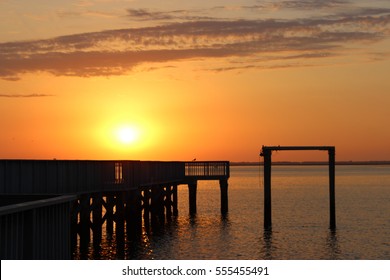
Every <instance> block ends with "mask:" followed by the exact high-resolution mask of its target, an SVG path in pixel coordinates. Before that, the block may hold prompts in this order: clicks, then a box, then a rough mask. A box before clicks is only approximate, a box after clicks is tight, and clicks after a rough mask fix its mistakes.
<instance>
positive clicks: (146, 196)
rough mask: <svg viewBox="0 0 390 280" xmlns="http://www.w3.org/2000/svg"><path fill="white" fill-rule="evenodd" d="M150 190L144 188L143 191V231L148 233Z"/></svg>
mask: <svg viewBox="0 0 390 280" xmlns="http://www.w3.org/2000/svg"><path fill="white" fill-rule="evenodd" d="M150 196H151V195H150V189H149V188H144V190H143V198H142V201H143V203H142V204H143V206H142V207H143V210H144V214H143V218H144V226H145V230H146V231H149V230H150Z"/></svg>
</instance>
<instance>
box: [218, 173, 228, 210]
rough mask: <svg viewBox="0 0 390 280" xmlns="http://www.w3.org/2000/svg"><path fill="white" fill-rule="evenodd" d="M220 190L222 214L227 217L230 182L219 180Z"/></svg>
mask: <svg viewBox="0 0 390 280" xmlns="http://www.w3.org/2000/svg"><path fill="white" fill-rule="evenodd" d="M219 188H220V190H221V214H222V215H225V214H227V212H228V209H229V206H228V181H227V180H225V179H224V180H219Z"/></svg>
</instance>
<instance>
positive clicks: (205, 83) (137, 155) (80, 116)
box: [0, 0, 390, 161]
mask: <svg viewBox="0 0 390 280" xmlns="http://www.w3.org/2000/svg"><path fill="white" fill-rule="evenodd" d="M183 2H184V3H183ZM0 22H1V24H0V112H1V113H0V114H1V119H0V124H1V128H2V133H1V136H0V158H38V159H50V158H58V159H140V160H192V159H193V158H197V160H231V161H257V160H258V154H259V151H260V149H261V146H262V145H334V146H336V159H337V160H390V146H389V143H390V129H389V125H390V109H389V108H390V75H389V73H390V2H389V1H387V0H386V1H385V0H375V1H344V0H328V1H320V0H317V1H316V0H312V1H310V0H301V1H299V0H285V1H256V0H251V1H249V0H248V1H217V0H209V1H150V0H142V1H138V0H133V1H132V0H128V1H119V0H96V1H88V0H85V1H62V0H61V1H43V0H38V1H8V0H3V1H0ZM123 131H125V132H123ZM123 134H125V136H123ZM326 158H327V155H326V153H321V152H313V153H296V152H295V153H291V152H279V153H277V154H276V156H274V157H273V160H325V159H326Z"/></svg>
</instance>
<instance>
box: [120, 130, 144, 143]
mask: <svg viewBox="0 0 390 280" xmlns="http://www.w3.org/2000/svg"><path fill="white" fill-rule="evenodd" d="M117 137H118V141H119V142H121V143H122V144H131V143H134V142H135V141H137V139H138V137H139V131H138V130H137V129H136V128H135V127H130V126H124V127H120V128H118V130H117Z"/></svg>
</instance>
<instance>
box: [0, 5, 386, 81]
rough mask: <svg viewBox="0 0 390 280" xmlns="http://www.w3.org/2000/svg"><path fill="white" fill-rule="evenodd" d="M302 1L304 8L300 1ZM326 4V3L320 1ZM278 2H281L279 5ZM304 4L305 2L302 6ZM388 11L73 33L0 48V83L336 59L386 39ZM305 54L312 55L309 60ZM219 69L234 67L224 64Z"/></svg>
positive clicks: (158, 15) (145, 14) (151, 15)
mask: <svg viewBox="0 0 390 280" xmlns="http://www.w3.org/2000/svg"><path fill="white" fill-rule="evenodd" d="M285 2H288V4H287V3H285V4H284V5H293V6H294V7H298V2H299V4H300V5H309V4H308V3H309V2H310V5H312V6H316V7H324V6H327V5H342V4H346V3H347V2H346V1H285ZM306 2H307V3H306ZM325 2H327V3H328V4H326V3H325ZM281 3H282V4H283V3H284V2H281ZM305 3H306V4H305ZM128 12H129V14H131V15H132V16H133V17H138V18H144V19H146V18H160V19H164V18H165V19H169V18H170V17H176V16H178V15H180V16H181V15H183V14H184V11H181V10H178V11H174V12H171V13H169V14H167V13H157V12H150V11H148V10H129V11H128ZM389 30H390V9H386V8H366V9H359V10H353V11H351V12H350V13H346V12H343V13H338V14H335V15H334V16H324V17H322V18H306V19H290V20H273V19H269V20H217V19H216V20H195V21H188V22H181V23H170V24H165V25H160V26H154V27H147V28H133V29H121V30H108V31H102V32H95V33H84V34H74V35H70V36H62V37H57V38H52V39H49V40H37V41H28V42H9V43H2V44H0V78H2V79H7V80H17V79H18V77H19V76H20V75H21V74H23V73H28V72H38V71H45V72H49V73H52V74H54V75H68V76H83V77H89V76H109V75H122V74H125V73H128V72H129V71H131V70H132V69H133V68H134V67H135V66H138V65H140V64H143V63H161V62H172V61H180V60H185V59H204V58H223V57H225V58H226V57H259V56H260V57H261V56H264V55H266V54H267V53H279V55H278V60H283V59H286V60H291V54H289V55H284V53H287V52H295V54H294V55H295V57H296V58H297V59H298V58H301V59H312V58H319V57H321V56H320V55H319V54H321V53H327V54H328V55H327V56H325V57H329V56H333V55H336V54H337V53H338V52H339V51H340V50H341V49H343V48H344V47H345V46H347V45H349V44H363V43H366V42H377V41H380V40H384V39H386V38H388V37H389V35H390V31H389ZM308 54H310V55H308ZM224 68H225V69H232V68H234V67H230V66H229V65H227V66H226V67H224Z"/></svg>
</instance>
